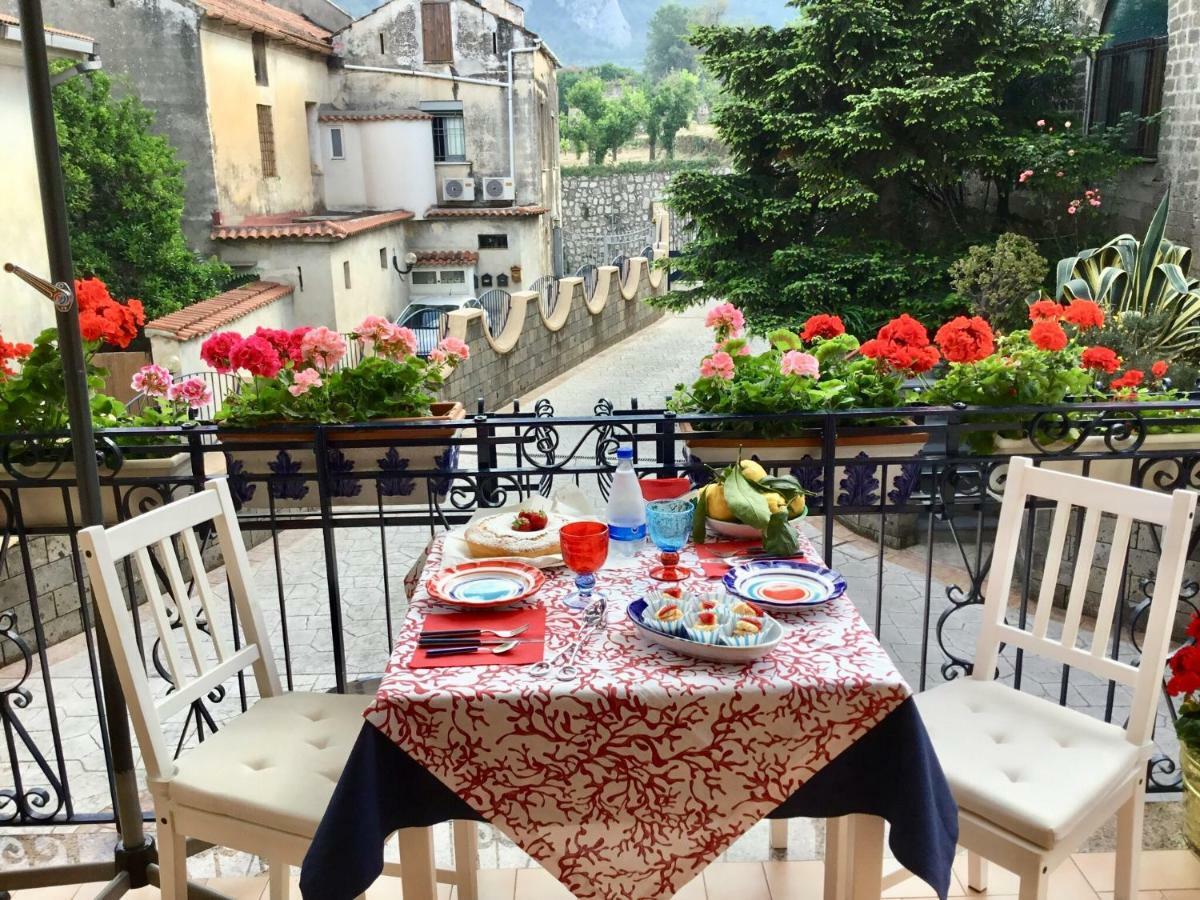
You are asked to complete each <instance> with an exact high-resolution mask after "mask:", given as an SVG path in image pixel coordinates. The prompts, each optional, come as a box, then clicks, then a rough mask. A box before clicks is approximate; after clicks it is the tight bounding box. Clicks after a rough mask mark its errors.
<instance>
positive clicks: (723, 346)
mask: <svg viewBox="0 0 1200 900" xmlns="http://www.w3.org/2000/svg"><path fill="white" fill-rule="evenodd" d="M722 351H724V352H725V353H728V354H729V355H730V356H749V355H750V345H749V344H747V343H746V341H745V340H744V339H743V338H730V339H729V340H727V341H718V342H717V343H715V344H713V348H712V352H713V353H720V352H722Z"/></svg>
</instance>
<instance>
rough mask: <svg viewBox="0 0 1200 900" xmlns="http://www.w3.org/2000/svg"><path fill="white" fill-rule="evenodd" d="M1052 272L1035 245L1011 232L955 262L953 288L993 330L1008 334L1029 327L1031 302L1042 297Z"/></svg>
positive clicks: (977, 247)
mask: <svg viewBox="0 0 1200 900" xmlns="http://www.w3.org/2000/svg"><path fill="white" fill-rule="evenodd" d="M1049 269H1050V263H1049V262H1047V260H1046V259H1045V258H1044V257H1043V256H1042V255H1041V254H1040V253H1038V249H1037V245H1036V244H1034V242H1033V241H1031V240H1030V239H1029V238H1027V237H1025V236H1024V235H1020V234H1013V233H1012V232H1008V233H1006V234H1002V235H1000V237H998V238H997V239H996V242H995V243H994V244H977V245H976V246H974V247H971V249H970V250H968V251H967V254H966V256H964V257H962V258H961V259H959V260H956V261H955V263H954V265H952V266H951V267H950V284H951V286H952V287H953V288H954V290H955V291H956V292H957V293H958V294H961V295H962V296H963V297H966V298H967V299H969V300H970V301H971V308H972V309H973V310H974V311H975V312H976V313H977V314H978V315H981V316H983V317H984V318H985V319H987V320H988V322H989V323H990V324H991V325H992V327H993V328H995V329H996V330H997V331H1001V332H1008V331H1013V330H1015V329H1017V328H1022V327H1024V326H1025V324H1026V323H1027V321H1028V306H1029V301H1030V300H1031V299H1034V298H1036V296H1037V295H1038V294H1039V293H1040V291H1039V288H1041V286H1042V284H1043V282H1044V281H1045V280H1046V273H1047V272H1048V271H1049ZM1031 295H1032V297H1031Z"/></svg>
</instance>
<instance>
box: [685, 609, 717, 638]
mask: <svg viewBox="0 0 1200 900" xmlns="http://www.w3.org/2000/svg"><path fill="white" fill-rule="evenodd" d="M720 627H721V623H720V621H719V620H718V619H717V614H716V613H715V612H711V611H710V612H702V613H700V614H699V615H698V616H696V624H695V625H693V626H692V630H693V631H699V632H703V633H711V632H714V631H716V630H717V629H718V628H720Z"/></svg>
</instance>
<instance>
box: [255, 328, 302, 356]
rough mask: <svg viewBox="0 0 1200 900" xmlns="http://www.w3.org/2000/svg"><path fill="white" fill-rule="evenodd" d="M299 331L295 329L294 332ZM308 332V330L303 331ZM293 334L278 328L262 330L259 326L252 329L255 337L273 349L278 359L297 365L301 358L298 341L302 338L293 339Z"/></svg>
mask: <svg viewBox="0 0 1200 900" xmlns="http://www.w3.org/2000/svg"><path fill="white" fill-rule="evenodd" d="M300 330H301V329H299V328H297V329H296V331H300ZM304 331H308V329H307V328H306V329H304ZM294 334H295V332H292V331H283V330H281V329H278V328H263V327H262V326H261V325H260V326H259V327H258V328H256V329H254V335H255V337H260V338H262V339H263V340H265V341H266V342H267V343H268V344H270V345H271V346H272V347H274V348H275V352H276V353H278V354H279V358H280V359H282V360H284V361H285V362H286V361H289V360H290V361H291V362H293V363H295V364H297V365H299V364H300V362H301V361H302V359H303V357H302V356H301V354H300V340H301V339H302V338H303V337H304V335H303V334H301V335H300V336H299V337H296V338H294V339H293V335H294Z"/></svg>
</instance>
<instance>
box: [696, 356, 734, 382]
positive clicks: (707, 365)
mask: <svg viewBox="0 0 1200 900" xmlns="http://www.w3.org/2000/svg"><path fill="white" fill-rule="evenodd" d="M700 375H701V377H703V378H722V379H724V380H725V381H730V380H731V379H732V378H733V357H732V356H730V355H729V354H728V353H726V352H724V351H722V352H720V353H714V354H713V355H712V356H709V357H706V358H705V359H704V360H702V361H701V363H700Z"/></svg>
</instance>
